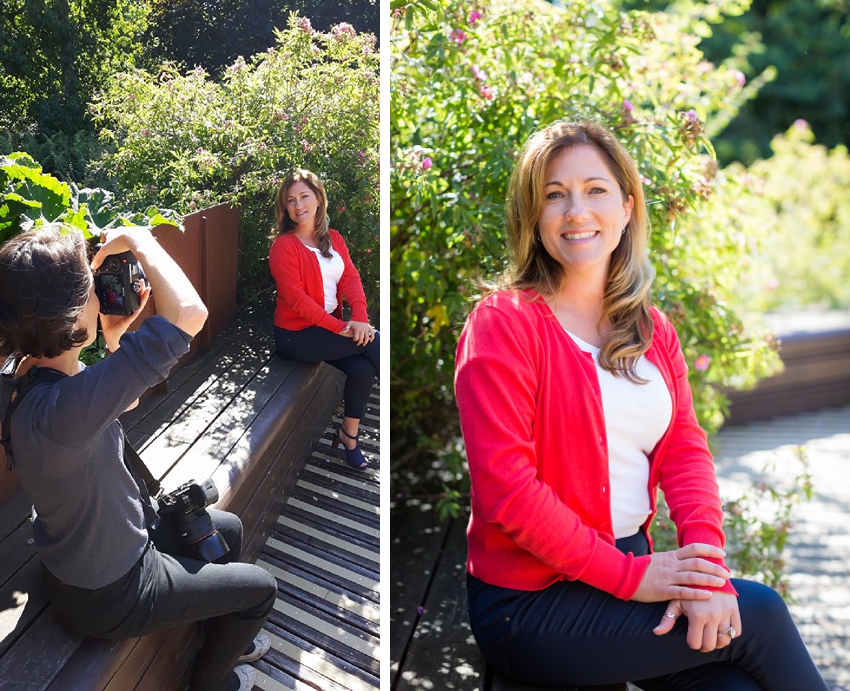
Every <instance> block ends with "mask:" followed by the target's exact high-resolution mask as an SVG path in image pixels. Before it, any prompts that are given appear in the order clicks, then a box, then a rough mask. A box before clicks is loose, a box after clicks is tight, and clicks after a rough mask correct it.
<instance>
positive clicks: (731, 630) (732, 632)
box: [720, 626, 738, 640]
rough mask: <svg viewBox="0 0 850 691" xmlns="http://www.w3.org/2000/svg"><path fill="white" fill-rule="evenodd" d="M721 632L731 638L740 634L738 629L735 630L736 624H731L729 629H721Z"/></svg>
mask: <svg viewBox="0 0 850 691" xmlns="http://www.w3.org/2000/svg"><path fill="white" fill-rule="evenodd" d="M720 633H722V634H723V635H724V636H729V638H730V640H731V639H732V638H735V636H737V635H738V633H737V631H735V627H734V626H730V627H729V628H728V629H726V630H725V631H721V632H720Z"/></svg>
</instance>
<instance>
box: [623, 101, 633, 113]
mask: <svg viewBox="0 0 850 691" xmlns="http://www.w3.org/2000/svg"><path fill="white" fill-rule="evenodd" d="M634 109H635V107H634V106H633V105H632V102H631V101H629V100H628V99H625V100H624V101H623V110H627V111H629V112H630V113H631V112H632V111H633V110H634Z"/></svg>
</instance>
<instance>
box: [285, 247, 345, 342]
mask: <svg viewBox="0 0 850 691" xmlns="http://www.w3.org/2000/svg"><path fill="white" fill-rule="evenodd" d="M295 242H297V243H299V244H300V240H298V239H297V238H295ZM299 249H300V248H299V247H298V246H296V245H293V244H292V242H291V241H288V240H287V238H286V236H281V237H280V238H278V239H277V240H275V241H274V243H273V244H272V247H271V250H270V251H269V267H270V268H271V272H272V276H274V280H275V283H276V284H277V292H278V295H280V296H282V297H283V299H284V300H285V301H286V303H287V304H288V305H289V307H290V308H291V309H292V310H294V311H295V312H296V313H297V314H298V315H299V316H300V317H302V318H303V319H305V320H306V321H308V322H310V324H312V325H313V326H321V327H322V328H323V329H327V330H328V331H333V332H334V333H339V332H340V331H342V330H343V329H344V328H345V326H346V322H344V321H343V320H342V319H337V318H336V317H334V316H333V315H331V314H328V313H327V312H326V311H325V307H324V305H321V304H319V303H318V302H317V301H316V300H315V299H314V298H313V297H311V296H310V295H309V294H308V293H307V288H306V285H305V281H304V276H303V274H302V265H301V261H300V260H299V257H298V254H297V251H298V250H299ZM316 271H319V267H318V265H317V266H316ZM319 281H320V284H321V275H320V277H319Z"/></svg>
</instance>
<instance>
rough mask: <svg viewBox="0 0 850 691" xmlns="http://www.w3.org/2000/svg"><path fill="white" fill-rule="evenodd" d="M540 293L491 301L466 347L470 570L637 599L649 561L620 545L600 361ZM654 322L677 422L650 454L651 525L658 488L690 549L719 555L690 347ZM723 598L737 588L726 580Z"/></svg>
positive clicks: (514, 584)
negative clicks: (700, 546) (580, 584)
mask: <svg viewBox="0 0 850 691" xmlns="http://www.w3.org/2000/svg"><path fill="white" fill-rule="evenodd" d="M535 297H536V294H535V293H533V292H527V293H516V292H510V291H504V292H497V293H494V294H492V295H490V296H488V297H487V298H485V299H484V300H483V301H482V302H481V303H480V304H479V305H478V306H477V307H476V308H475V310H473V312H472V314H471V315H470V317H469V319H468V320H467V322H466V326H465V328H464V330H463V334H462V335H461V337H460V342H459V343H458V349H457V364H456V371H455V392H456V395H457V404H458V408H459V410H460V420H461V426H462V429H463V437H464V440H465V442H466V452H467V458H468V461H469V474H470V477H471V480H472V515H471V517H470V520H469V527H468V528H467V538H468V541H469V554H468V559H467V570H468V571H469V573H471V574H472V575H473V576H476V577H477V578H480V579H481V580H483V581H485V582H486V583H490V584H492V585H498V586H501V587H504V588H514V589H518V590H541V589H543V588H545V587H547V586H549V585H551V584H552V583H555V582H557V581H561V580H564V579H569V580H581V581H584V582H585V583H588V584H589V585H592V586H594V587H596V588H599V589H601V590H604V591H605V592H608V593H611V594H613V595H615V596H616V597H619V598H621V599H624V600H627V599H629V598H631V596H632V595H634V593H635V591H636V590H637V587H638V585H639V584H640V580H641V578H642V576H643V573H644V571H645V570H646V567H647V566H648V565H649V560H650V557H649V556H644V557H634V556H633V555H631V554H628V555H626V554H623V553H621V552H620V551H619V550H618V549H617V548H616V547H615V539H614V534H613V526H612V522H611V505H610V498H609V497H610V486H609V471H608V449H607V440H606V433H605V419H604V415H603V410H602V393H601V390H600V387H599V379H598V377H597V373H596V365H595V363H594V361H593V358H592V356H591V354H590V353H585V352H583V351H582V350H581V349H580V348H579V347H578V346H577V345H576V344H575V342H574V341H573V340H572V338H570V337H569V335H568V334H567V332H566V331H565V330H564V328H563V327H562V326H561V324H560V323H559V322H558V320H557V319H556V318H555V317H554V315H553V314H552V311H551V309H550V308H549V307H548V306H547V305H546V304H545V303H542V302H538V301H532V300H533V299H534V298H535ZM652 319H653V322H654V325H655V329H654V334H653V337H652V342H651V345H650V348H649V350H648V351H647V353H646V357H647V359H648V360H650V361H651V362H652V363H654V364H655V365H656V366H657V367H658V369H659V370H660V371H661V374H662V376H663V378H664V381H665V383H666V384H667V387H668V389H669V390H670V395H671V397H672V400H673V416H672V419H671V422H670V426H669V427H668V429H667V431H666V432H665V434H664V436H663V437H662V438H661V440H660V441H659V442H658V445H657V446H656V447H655V449H654V450H653V452H652V454H651V455H650V476H649V495H650V501H651V507H652V514H651V515H650V517H649V519H647V522H646V523H645V524H644V526H643V529H644V530H645V531H648V527H649V525H650V523H651V522H652V517H653V516H654V515H655V512H656V505H657V487H658V486H659V485H660V486H661V489H662V490H663V491H664V493H665V496H666V499H667V503H668V505H669V507H670V511H671V518H672V519H673V521H674V522H675V524H676V526H677V528H678V541H679V545H680V546H683V545H687V544H691V543H693V542H702V543H707V544H710V545H715V546H718V547H722V546H723V544H724V542H725V537H724V535H723V530H722V528H721V526H722V523H723V512H722V510H721V506H720V496H719V493H718V488H717V480H716V477H715V473H714V463H713V461H712V458H711V454H710V452H709V450H708V445H707V443H706V436H705V433H704V432H703V431H702V429H701V428H700V426H699V425H698V424H697V420H696V415H695V414H694V409H693V400H692V397H691V389H690V386H689V385H688V378H687V367H686V365H685V361H684V357H683V356H682V351H681V348H680V346H679V340H678V337H677V335H676V331H675V330H674V328H673V326H672V325H671V324H670V322H669V321H667V319H666V317H665V316H664V315H663V314H662V313H661V312H660V311H658V310H657V309H655V308H652ZM647 534H648V532H647ZM650 545H651V542H650ZM710 561H714V560H710ZM715 563H717V562H715ZM720 590H723V591H726V592H731V593H734V592H735V590H734V588H733V587H732V585H731V583H730V582H729V581H727V583H726V585H725V586H723V588H720Z"/></svg>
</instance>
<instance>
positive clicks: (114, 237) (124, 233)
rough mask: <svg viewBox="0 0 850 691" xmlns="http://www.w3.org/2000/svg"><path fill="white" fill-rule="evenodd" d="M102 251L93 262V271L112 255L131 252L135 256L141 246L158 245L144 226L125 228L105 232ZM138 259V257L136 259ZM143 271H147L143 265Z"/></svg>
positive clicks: (101, 239) (102, 237)
mask: <svg viewBox="0 0 850 691" xmlns="http://www.w3.org/2000/svg"><path fill="white" fill-rule="evenodd" d="M100 242H101V245H100V249H99V250H98V251H97V254H95V255H94V257H93V258H92V262H91V268H92V271H95V270H97V268H98V267H99V266H100V265H101V264H102V263H103V260H104V259H106V258H107V257H108V256H109V255H111V254H121V253H122V252H127V251H130V252H132V253H133V254H134V255H135V254H136V253H137V251H138V249H139V247H140V245H143V244H147V243H156V240H154V237H153V235H151V231H150V229H149V228H145V227H142V226H123V227H121V228H114V229H112V230H105V231H103V232H102V233H101V235H100ZM136 259H138V256H137V257H136ZM142 268H143V269H147V267H146V266H144V265H142Z"/></svg>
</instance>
